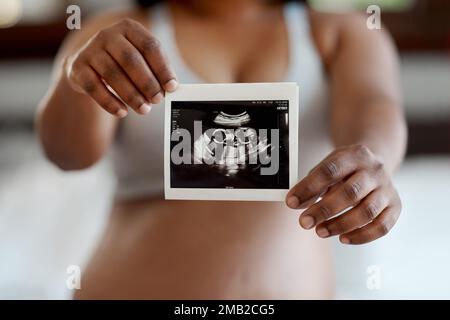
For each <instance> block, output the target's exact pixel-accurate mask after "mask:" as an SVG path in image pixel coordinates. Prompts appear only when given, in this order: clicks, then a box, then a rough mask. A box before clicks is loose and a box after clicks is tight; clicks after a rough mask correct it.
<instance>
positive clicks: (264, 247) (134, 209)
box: [75, 200, 333, 299]
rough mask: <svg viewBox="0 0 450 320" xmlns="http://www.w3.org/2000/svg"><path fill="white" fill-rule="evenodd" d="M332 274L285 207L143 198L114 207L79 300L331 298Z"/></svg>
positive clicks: (325, 252)
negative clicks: (142, 199) (148, 199)
mask: <svg viewBox="0 0 450 320" xmlns="http://www.w3.org/2000/svg"><path fill="white" fill-rule="evenodd" d="M331 270H332V265H331V259H330V255H329V247H328V242H326V241H324V240H320V239H318V238H317V237H316V236H315V235H314V234H313V232H311V231H309V232H308V231H303V230H301V229H300V228H299V226H298V216H297V214H296V213H295V212H294V211H292V210H290V209H287V208H286V207H285V206H284V205H283V204H280V203H254V202H213V201H202V202H197V201H159V200H157V201H140V202H134V203H128V204H118V205H116V207H115V209H114V211H113V213H112V215H111V219H110V222H109V224H108V227H107V230H106V232H105V235H104V237H103V239H102V241H101V243H100V245H99V247H98V249H97V251H96V252H95V253H94V255H93V258H92V260H91V262H90V263H89V265H88V266H87V268H86V270H85V272H84V273H83V279H82V288H81V290H79V291H78V292H77V294H76V296H75V297H76V298H85V299H89V298H148V299H283V298H284V299H302V298H328V297H331V295H332V283H333V276H332V272H331Z"/></svg>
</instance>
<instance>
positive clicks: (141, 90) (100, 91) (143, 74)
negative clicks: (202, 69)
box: [65, 19, 178, 118]
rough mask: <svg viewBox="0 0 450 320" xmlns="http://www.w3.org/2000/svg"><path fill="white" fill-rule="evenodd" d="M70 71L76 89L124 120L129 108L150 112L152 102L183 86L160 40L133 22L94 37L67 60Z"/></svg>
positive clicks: (70, 77)
mask: <svg viewBox="0 0 450 320" xmlns="http://www.w3.org/2000/svg"><path fill="white" fill-rule="evenodd" d="M65 72H66V75H67V78H68V80H69V83H70V85H71V87H72V88H73V89H74V90H75V91H77V92H81V93H85V94H87V95H89V96H90V97H92V98H93V99H94V100H95V101H96V102H97V103H98V104H99V105H100V106H101V107H102V108H103V109H105V110H106V111H107V112H109V113H111V114H113V115H115V116H117V117H119V118H123V117H125V116H126V115H127V114H128V108H127V106H129V107H131V108H132V109H133V110H134V111H136V112H137V113H140V114H146V113H148V112H149V111H150V109H151V104H152V103H153V104H157V103H160V102H161V101H162V99H163V97H164V92H165V91H169V92H172V91H174V90H175V89H176V88H177V85H178V81H177V79H176V76H175V73H174V71H173V70H172V68H171V66H170V65H169V62H168V60H167V58H166V56H165V55H164V53H163V51H162V49H161V45H160V42H159V41H158V39H156V38H155V37H154V36H152V35H151V34H150V33H149V31H147V30H146V29H145V28H144V27H143V26H142V25H141V24H140V23H138V22H137V21H134V20H132V19H124V20H122V21H120V22H118V23H116V24H114V25H112V26H110V27H107V28H105V29H103V30H101V31H100V32H98V33H97V34H96V35H94V36H93V37H92V38H91V39H89V41H88V42H87V43H86V45H85V46H83V47H82V48H81V49H79V50H78V51H77V52H75V53H74V54H73V55H71V56H69V57H68V58H67V59H66V61H65ZM108 87H110V88H111V89H112V90H114V92H115V94H114V93H113V92H111V90H109V89H108ZM116 95H117V96H116Z"/></svg>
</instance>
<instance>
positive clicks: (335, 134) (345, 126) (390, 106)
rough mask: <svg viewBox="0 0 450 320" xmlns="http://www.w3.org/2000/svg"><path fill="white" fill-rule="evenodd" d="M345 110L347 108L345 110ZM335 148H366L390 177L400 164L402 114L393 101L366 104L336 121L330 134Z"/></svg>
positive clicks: (403, 132)
mask: <svg viewBox="0 0 450 320" xmlns="http://www.w3.org/2000/svg"><path fill="white" fill-rule="evenodd" d="M347 107H348V106H347ZM331 134H332V138H333V142H334V143H335V145H336V146H343V145H350V144H363V145H366V146H367V147H368V148H369V149H370V150H371V151H372V152H373V153H374V154H375V155H376V156H377V157H378V158H379V159H380V160H381V162H382V163H383V164H384V165H385V167H386V170H387V171H388V172H389V173H393V172H394V171H395V169H396V168H397V167H398V166H399V165H400V164H401V162H402V160H403V157H404V154H405V150H406V142H407V130H406V124H405V120H404V117H403V112H402V109H401V107H400V106H399V105H398V103H396V102H394V101H375V102H366V103H363V105H359V106H356V107H355V108H353V110H352V109H351V108H350V110H348V112H346V116H340V117H337V116H336V117H335V119H333V120H332V130H331Z"/></svg>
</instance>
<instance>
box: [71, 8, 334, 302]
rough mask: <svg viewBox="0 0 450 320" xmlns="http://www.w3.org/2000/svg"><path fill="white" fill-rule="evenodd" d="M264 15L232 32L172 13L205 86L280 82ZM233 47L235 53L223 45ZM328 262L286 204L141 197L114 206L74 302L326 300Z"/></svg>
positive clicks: (275, 38)
mask: <svg viewBox="0 0 450 320" xmlns="http://www.w3.org/2000/svg"><path fill="white" fill-rule="evenodd" d="M267 15H268V16H270V17H272V18H273V19H271V20H270V21H271V23H267V21H269V20H267V19H265V20H263V21H261V22H259V23H255V22H252V24H249V25H248V26H245V27H244V26H240V25H235V26H234V27H235V29H232V30H230V29H229V26H228V28H227V29H224V28H226V27H225V26H226V25H220V24H214V23H213V22H208V21H203V20H202V21H198V20H197V19H193V18H192V17H189V16H188V15H186V14H184V13H182V12H180V11H179V10H177V9H175V10H172V17H173V21H174V30H175V32H176V43H177V46H178V48H179V52H180V55H181V56H182V57H183V60H184V61H185V62H186V65H187V66H188V67H189V69H190V70H193V71H194V72H195V74H196V75H197V76H198V78H200V79H202V80H204V81H207V82H265V81H267V82H269V81H279V80H282V79H283V77H284V75H285V74H286V73H287V71H286V70H287V69H288V68H289V60H290V59H292V57H290V56H289V52H290V50H289V46H290V44H289V34H288V32H287V30H286V25H285V24H284V19H283V14H282V10H280V8H273V9H270V10H269V11H268V12H267ZM134 17H135V18H137V19H143V18H142V16H141V15H136V16H134ZM142 21H143V22H145V21H144V20H142ZM208 23H209V24H210V25H208ZM211 23H212V24H211ZM181 25H183V27H181ZM226 30H227V31H228V32H225V31H226ZM280 34H281V35H283V36H281V37H280ZM196 39H197V40H196ZM198 39H202V40H201V41H199V40H198ZM249 39H251V40H249ZM230 43H232V44H233V48H237V49H236V50H228V48H227V45H225V46H224V44H230ZM267 43H270V45H267ZM162 45H163V46H164V43H162ZM291 52H292V51H291ZM255 53H258V54H255ZM254 57H257V58H254ZM175 71H176V70H175ZM152 112H154V111H153V110H152ZM316 116H317V115H315V114H312V113H311V114H310V115H308V114H306V115H305V117H306V120H307V118H308V117H316ZM322 116H323V115H322ZM133 134H136V135H137V137H138V138H139V133H136V132H135V133H133ZM311 140H312V141H310V142H309V143H311V144H314V143H315V142H317V140H314V139H311ZM319 140H320V139H319ZM322 140H323V139H322ZM323 142H324V144H325V145H326V144H327V141H323ZM305 144H307V142H305ZM324 152H325V151H324ZM319 156H322V155H319ZM131 159H132V156H131ZM311 165H312V162H311V163H308V164H307V165H305V167H304V168H302V169H303V172H304V171H306V170H307V169H308V167H310V166H311ZM150 173H151V172H150ZM331 264H332V261H331V258H330V255H329V247H328V243H327V242H326V241H324V240H319V239H318V238H317V236H316V235H315V234H313V232H311V231H303V230H301V229H300V227H299V225H298V214H297V213H296V212H294V211H292V210H290V209H287V207H286V206H285V205H284V204H283V203H256V202H245V203H243V202H198V201H164V200H161V197H160V196H159V195H154V196H153V197H152V198H148V197H146V196H144V197H141V199H139V200H127V201H122V200H119V201H117V204H116V205H115V208H114V211H113V214H112V216H111V220H110V222H109V225H108V228H107V231H106V233H105V236H104V239H103V240H102V242H101V243H100V245H99V248H98V250H97V252H96V253H95V255H94V258H93V260H92V261H91V263H90V264H89V266H88V268H87V270H86V272H85V273H84V277H83V282H82V288H83V290H80V291H79V292H78V293H77V295H76V297H78V298H156V299H158V298H160V299H164V298H186V299H189V298H192V299H196V298H203V299H208V298H209V299H215V298H225V299H230V298H231V299H233V298H235V299H240V298H255V299H258V298H261V299H266V298H274V299H278V298H286V299H301V298H328V297H331V296H332V287H333V285H332V283H333V275H332V272H331V270H332V265H331Z"/></svg>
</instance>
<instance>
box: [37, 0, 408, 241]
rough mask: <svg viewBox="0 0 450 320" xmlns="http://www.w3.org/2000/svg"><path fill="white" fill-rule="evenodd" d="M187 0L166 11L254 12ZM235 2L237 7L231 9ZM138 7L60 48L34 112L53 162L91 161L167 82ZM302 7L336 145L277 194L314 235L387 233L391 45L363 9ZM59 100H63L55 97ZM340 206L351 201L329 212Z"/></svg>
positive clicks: (256, 6)
mask: <svg viewBox="0 0 450 320" xmlns="http://www.w3.org/2000/svg"><path fill="white" fill-rule="evenodd" d="M194 3H195V5H194V6H193V7H192V10H191V11H189V10H187V11H186V12H188V13H182V12H181V11H179V9H177V6H174V13H177V12H178V14H179V17H180V19H185V20H189V19H191V20H193V18H192V17H195V16H197V15H198V14H200V13H201V14H202V15H206V16H211V17H214V18H215V19H217V21H220V24H223V25H224V26H226V25H227V23H228V25H229V24H230V23H236V21H233V19H237V21H240V20H239V19H242V21H245V22H246V21H250V20H251V17H252V15H256V14H258V12H259V11H258V10H261V12H263V8H262V6H261V3H260V2H259V1H255V0H247V1H241V2H239V3H238V2H236V1H234V0H233V1H231V0H230V1H227V2H226V1H223V2H222V1H221V2H220V5H219V4H217V5H214V4H212V2H208V1H203V0H198V1H196V2H194ZM214 3H216V2H214ZM237 7H241V8H242V10H236V8H237ZM199 8H200V9H201V10H200V11H199ZM177 10H178V11H177ZM237 11H239V12H241V13H242V16H238V17H236V14H234V15H232V14H231V13H236V12H237ZM139 15H140V13H138V14H133V15H131V16H130V14H120V15H117V16H111V17H107V18H103V19H100V20H98V21H96V22H93V23H92V24H90V25H88V26H86V27H85V28H84V29H83V31H82V32H81V33H80V34H78V35H76V36H73V37H72V38H71V39H69V41H67V42H66V43H65V45H64V47H63V49H62V50H61V52H60V55H59V58H58V61H57V64H56V73H55V82H54V83H53V85H52V87H51V88H50V90H49V93H48V95H47V97H46V98H45V99H44V100H43V101H42V103H41V107H40V113H39V116H38V119H37V124H38V128H39V133H40V138H41V140H42V143H43V145H44V149H45V151H46V154H47V155H48V157H49V158H50V159H51V160H52V161H53V162H55V163H56V164H58V165H59V166H60V167H61V168H63V169H66V170H73V169H82V168H86V167H89V166H91V165H92V164H94V163H95V162H96V161H97V160H98V159H100V158H101V157H102V156H103V155H104V154H105V153H106V151H107V150H108V148H109V146H110V144H111V141H112V140H113V137H114V132H115V128H116V125H117V122H118V121H119V120H120V118H123V117H125V116H127V114H128V112H136V113H138V114H141V115H145V114H146V113H148V112H149V111H150V105H151V103H158V102H160V101H161V99H162V98H163V95H164V93H165V92H166V91H168V92H170V91H173V90H176V87H177V84H178V81H177V77H176V73H175V72H176V70H172V68H171V65H170V62H169V61H167V59H166V57H165V54H164V44H162V43H160V42H159V40H158V39H156V38H155V37H154V36H153V35H152V34H151V32H150V31H148V29H147V28H145V27H144V26H143V25H142V24H141V23H139V22H138V21H139ZM310 16H311V23H312V30H313V34H314V38H315V40H316V45H317V48H318V51H319V53H320V54H321V57H322V59H323V62H324V64H325V66H326V68H327V72H328V75H329V79H330V85H331V96H332V106H331V113H330V128H331V138H332V140H333V142H334V144H335V146H336V150H335V151H334V152H332V153H331V154H330V155H329V156H328V157H327V158H325V159H324V160H323V161H322V162H320V163H319V164H318V165H317V166H316V167H315V168H314V169H313V170H312V171H311V172H310V174H309V175H308V176H307V177H305V178H304V179H303V180H301V181H300V182H298V183H297V184H296V185H295V186H294V187H293V188H292V189H291V190H290V191H289V193H288V195H287V197H286V204H287V206H288V207H289V208H292V209H295V210H300V209H306V210H305V211H304V212H302V213H301V215H300V225H301V226H302V227H303V228H305V229H312V228H315V230H316V232H317V234H318V235H319V236H320V237H331V236H339V238H340V241H341V242H342V243H345V244H363V243H368V242H371V241H373V240H375V239H377V238H379V237H381V236H383V235H385V234H387V233H388V231H389V230H390V229H391V228H392V227H393V225H394V224H395V222H396V221H397V219H398V217H399V215H400V212H401V201H400V198H399V196H398V193H397V191H396V189H395V187H394V186H393V184H392V179H391V177H392V173H393V172H394V171H395V169H396V168H397V167H398V166H399V165H400V163H401V161H402V159H403V156H404V150H405V145H406V130H405V122H404V118H403V114H402V108H401V105H402V102H401V98H400V93H399V92H400V90H399V86H398V67H397V58H396V53H395V50H394V49H393V46H392V43H391V41H390V39H389V37H388V36H387V34H386V33H385V32H384V31H368V30H367V29H366V28H365V19H364V18H361V17H359V16H350V17H348V16H339V15H332V14H322V13H317V12H311V13H310ZM230 17H231V18H230ZM218 28H219V29H220V28H221V26H220V25H219V26H218ZM247 39H248V38H247ZM245 40H246V39H243V40H242V41H243V44H244V43H245ZM236 47H239V45H237V46H236ZM241 47H245V46H244V45H242V46H241ZM253 53H254V52H253ZM249 54H251V53H249ZM245 55H246V52H242V54H241V55H236V57H234V56H233V55H230V57H227V59H225V60H224V61H226V62H227V63H228V61H236V63H235V64H234V65H233V66H230V68H228V69H230V70H233V68H235V69H236V70H237V69H239V66H240V65H245V62H243V61H244V59H243V58H242V57H245ZM198 59H200V60H198V61H196V60H195V57H193V58H192V61H193V64H194V65H195V64H196V63H197V64H198V65H199V68H198V69H199V70H198V73H199V74H202V72H203V73H204V74H205V75H207V73H208V70H207V69H205V70H201V68H202V64H201V57H199V58H198ZM217 65H220V64H217ZM224 65H226V64H225V63H224ZM235 74H236V75H237V74H244V76H242V77H241V78H238V76H236V77H233V76H230V77H229V78H227V77H224V80H228V81H236V80H243V81H246V80H248V81H249V82H250V80H253V75H252V73H251V72H250V71H248V72H246V70H239V71H236V72H235ZM254 77H255V78H257V77H258V76H257V75H255V76H254ZM205 78H207V76H205ZM260 78H261V77H259V78H258V79H260ZM262 80H264V79H262ZM105 83H106V84H108V85H109V87H111V88H112V89H114V91H115V92H116V94H117V96H118V97H119V98H118V97H117V96H115V95H114V94H113V93H112V92H111V91H110V90H108V89H107V87H106V86H105ZM67 101H70V104H71V108H68V107H63V105H67ZM63 102H64V103H63ZM124 102H125V103H124ZM127 105H128V107H127ZM75 110H76V111H75ZM74 119H76V121H74ZM75 124H76V126H75ZM80 126H81V127H80ZM75 132H76V134H75ZM319 198H320V199H321V200H320V201H318V202H315V201H316V200H317V199H319ZM348 208H352V209H351V210H349V211H347V212H345V213H344V214H341V215H339V214H340V213H341V212H342V211H343V210H345V209H348Z"/></svg>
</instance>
